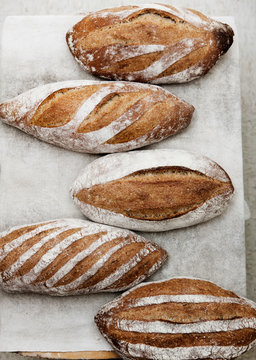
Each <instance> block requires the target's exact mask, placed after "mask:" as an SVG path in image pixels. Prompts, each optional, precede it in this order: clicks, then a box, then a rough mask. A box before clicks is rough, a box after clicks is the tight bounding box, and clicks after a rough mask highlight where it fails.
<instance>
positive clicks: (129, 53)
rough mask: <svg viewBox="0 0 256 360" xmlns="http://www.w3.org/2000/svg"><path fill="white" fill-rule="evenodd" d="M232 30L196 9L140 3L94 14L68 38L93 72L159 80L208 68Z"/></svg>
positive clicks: (183, 77)
mask: <svg viewBox="0 0 256 360" xmlns="http://www.w3.org/2000/svg"><path fill="white" fill-rule="evenodd" d="M233 35H234V33H233V30H232V29H231V27H230V26H229V25H227V24H223V23H221V22H218V21H215V20H213V19H210V18H208V17H206V16H205V15H203V14H201V13H200V12H198V11H195V10H191V9H181V8H177V7H173V6H170V5H166V4H141V5H138V6H122V7H119V8H112V9H105V10H101V11H97V12H94V13H90V14H88V15H87V16H86V17H84V18H83V19H82V20H81V21H79V22H78V23H77V24H75V25H74V26H73V28H72V29H71V30H70V31H69V32H68V33H67V35H66V40H67V44H68V46H69V49H70V51H71V53H72V55H73V56H74V57H75V59H76V60H77V61H78V63H79V64H80V65H81V66H82V67H83V68H84V69H85V70H88V71H90V72H91V73H93V74H94V75H98V76H101V77H103V78H109V79H114V80H129V81H141V82H151V83H155V84H161V83H182V82H186V81H191V80H193V79H195V78H197V77H199V76H202V75H204V74H205V73H207V72H208V71H209V69H210V68H211V67H212V66H213V65H214V64H215V63H216V61H217V60H218V59H219V57H220V56H221V55H222V54H224V53H225V52H227V50H228V49H229V47H230V46H231V45H232V42H233Z"/></svg>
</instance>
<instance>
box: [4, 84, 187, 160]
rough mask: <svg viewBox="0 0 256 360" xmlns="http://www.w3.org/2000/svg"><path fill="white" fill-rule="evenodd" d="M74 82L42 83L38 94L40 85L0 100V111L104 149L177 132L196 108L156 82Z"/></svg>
mask: <svg viewBox="0 0 256 360" xmlns="http://www.w3.org/2000/svg"><path fill="white" fill-rule="evenodd" d="M73 83H74V85H73V86H65V85H71V84H72V82H64V83H53V84H49V85H46V86H43V87H42V88H41V89H42V95H41V94H40V88H36V89H33V90H31V92H30V93H24V94H22V95H20V96H18V97H16V98H14V99H13V100H10V101H8V102H6V103H3V104H0V115H1V117H3V120H4V121H6V122H7V123H9V124H11V125H13V126H16V127H18V128H20V129H22V130H23V131H25V132H27V133H29V134H31V135H34V136H36V137H38V138H39V139H41V140H44V141H47V142H49V143H53V144H56V145H58V146H62V147H65V148H68V149H71V150H75V151H81V152H92V153H101V152H102V153H106V152H117V151H126V150H130V149H134V148H138V147H141V146H145V145H148V144H151V143H154V142H157V141H160V140H162V139H164V138H166V137H168V136H170V135H173V134H176V133H178V132H180V131H181V130H183V129H185V128H186V127H187V126H188V125H189V123H190V121H191V118H192V114H193V111H194V107H193V106H192V105H189V104H187V103H186V102H185V101H182V100H180V99H178V98H177V97H175V96H173V95H172V94H170V93H169V92H167V91H166V90H164V89H161V88H160V87H156V86H151V85H142V84H135V83H132V84H131V83H128V82H127V83H125V82H121V83H118V82H109V83H107V82H96V81H94V82H91V81H81V85H79V81H78V82H76V81H74V82H73ZM75 84H77V85H75ZM47 86H48V87H49V90H48V88H47ZM51 88H52V89H55V90H53V91H52V90H51ZM34 93H35V94H37V95H34ZM44 93H46V94H47V96H46V95H43V94H44ZM26 94H27V96H26ZM37 97H38V99H37ZM30 101H31V104H30V103H29V102H30ZM24 109H25V111H24Z"/></svg>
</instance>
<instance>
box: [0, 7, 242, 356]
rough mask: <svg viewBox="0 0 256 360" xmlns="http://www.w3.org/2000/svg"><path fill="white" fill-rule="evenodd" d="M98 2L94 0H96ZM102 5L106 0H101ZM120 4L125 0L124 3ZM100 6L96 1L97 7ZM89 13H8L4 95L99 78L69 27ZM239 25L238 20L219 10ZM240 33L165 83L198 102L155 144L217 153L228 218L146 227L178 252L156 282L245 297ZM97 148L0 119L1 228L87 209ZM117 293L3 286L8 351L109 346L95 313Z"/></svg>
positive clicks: (1, 330) (3, 337) (1, 346)
mask: <svg viewBox="0 0 256 360" xmlns="http://www.w3.org/2000/svg"><path fill="white" fill-rule="evenodd" d="M90 3H91V4H92V3H93V2H90ZM97 4H98V5H99V2H97ZM116 4H118V3H117V2H116ZM92 6H93V5H90V7H91V8H92ZM80 18H81V16H80V15H79V16H33V17H9V18H7V19H6V22H5V25H4V35H3V48H2V66H1V68H2V77H1V88H2V96H1V100H5V99H7V98H10V97H13V96H16V95H18V94H19V93H21V92H24V91H26V90H28V89H30V88H32V87H35V86H38V85H41V84H45V83H48V82H53V81H60V80H71V79H90V78H93V77H92V76H90V75H89V74H88V73H86V72H84V71H83V70H81V69H80V67H79V66H78V64H77V63H76V62H75V60H74V59H73V57H72V56H71V54H70V53H69V50H68V48H67V46H66V42H65V33H66V31H67V30H68V29H69V28H70V26H71V25H73V24H74V23H76V22H77V21H78V20H79V19H80ZM220 20H221V21H223V22H228V23H230V24H231V25H232V26H233V27H234V21H233V19H232V18H220ZM238 62H239V59H238V44H237V37H235V43H234V44H233V46H232V47H231V49H230V50H229V51H228V53H227V54H226V55H225V56H223V57H222V58H221V60H220V61H219V62H218V64H217V65H216V66H215V67H214V68H213V69H212V70H211V71H210V72H209V73H208V74H207V75H206V76H205V77H203V78H201V79H199V80H196V81H193V82H191V83H188V84H183V85H182V84H181V85H173V86H165V88H166V89H168V90H169V91H171V92H173V93H174V94H175V95H177V96H180V97H182V98H184V99H185V100H187V101H188V102H191V103H192V104H193V105H194V106H195V108H196V111H195V114H194V117H193V120H192V123H191V125H190V126H189V128H188V129H187V130H185V131H183V132H182V133H181V134H179V135H177V136H174V137H171V138H169V139H167V140H165V141H163V142H161V143H158V144H155V145H152V146H150V147H149V148H181V149H186V150H190V151H195V152H199V153H202V154H203V155H207V156H209V157H210V158H212V159H213V160H216V161H217V162H218V163H219V164H220V165H221V166H223V167H224V169H226V171H227V172H228V173H229V175H230V176H231V179H232V181H233V183H234V186H235V196H234V199H233V201H232V203H231V205H230V207H229V208H228V210H227V211H226V212H225V213H224V214H223V215H222V216H220V217H218V218H215V219H214V220H212V221H209V222H208V223H204V224H201V225H198V226H194V227H190V228H187V229H181V230H176V231H171V232H163V233H147V234H144V235H145V237H147V238H148V239H151V240H154V241H155V242H157V243H158V244H160V245H161V246H162V247H164V248H165V249H166V250H168V252H169V260H168V262H167V263H166V264H165V265H164V267H163V268H162V269H161V270H160V271H158V272H157V273H156V274H155V275H154V276H153V277H152V278H151V280H159V279H164V278H170V277H172V276H181V275H184V276H195V277H200V278H204V279H209V280H212V281H214V282H216V283H217V284H220V285H222V286H224V287H225V288H228V289H231V290H234V291H236V292H237V293H238V294H240V295H245V247H244V206H243V176H242V147H241V112H240V83H239V64H238ZM97 157H98V156H97V155H86V154H79V153H74V152H70V151H67V150H63V149H60V148H57V147H55V146H53V145H49V144H46V143H43V142H40V141H39V140H37V139H34V138H32V137H30V136H29V135H26V134H24V133H22V132H21V131H19V130H17V129H15V128H12V127H10V126H7V125H5V124H2V123H1V124H0V165H1V173H0V230H4V229H6V228H7V227H9V226H13V225H19V224H20V225H21V224H25V223H32V222H36V221H43V220H48V219H54V218H63V217H80V218H83V216H82V214H81V213H80V212H79V210H78V209H77V208H76V207H75V205H74V204H73V203H72V201H71V199H70V196H69V188H70V185H71V184H72V182H73V180H74V179H75V178H76V176H77V175H78V173H79V172H80V171H81V169H82V168H83V167H84V166H85V165H86V164H88V163H89V162H91V161H92V160H94V159H96V158H97ZM115 296H116V295H115V294H108V295H106V294H97V295H90V296H80V297H66V298H51V297H48V296H39V295H28V294H26V295H7V294H5V293H3V292H2V293H0V351H19V350H20V351H82V350H84V351H85V350H108V349H110V347H109V345H108V344H107V343H106V341H105V340H104V339H103V338H102V337H101V336H100V334H99V332H98V331H97V329H96V327H95V325H94V323H93V317H94V315H95V314H96V312H97V311H98V309H99V308H100V306H101V305H102V304H104V303H105V302H107V301H109V300H111V299H113V298H114V297H115Z"/></svg>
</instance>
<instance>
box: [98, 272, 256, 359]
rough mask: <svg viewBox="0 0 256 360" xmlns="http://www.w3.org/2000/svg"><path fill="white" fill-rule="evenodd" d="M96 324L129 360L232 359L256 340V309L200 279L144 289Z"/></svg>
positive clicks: (103, 314)
mask: <svg viewBox="0 0 256 360" xmlns="http://www.w3.org/2000/svg"><path fill="white" fill-rule="evenodd" d="M95 322H96V324H97V326H98V327H99V330H100V331H101V333H102V334H103V335H104V337H105V338H106V339H107V340H108V341H109V342H110V344H111V345H112V346H113V347H114V349H115V350H116V351H117V352H118V353H119V354H121V356H122V357H125V358H128V359H135V358H136V359H153V360H157V359H159V357H160V356H161V355H162V354H164V358H166V359H168V358H175V359H176V360H181V359H184V358H185V359H190V358H191V359H192V358H196V359H217V358H223V359H224V358H226V359H233V358H235V357H236V356H238V355H239V354H241V353H243V352H244V351H246V350H247V349H249V348H250V347H252V345H253V343H254V342H255V340H256V304H253V303H252V302H249V301H247V300H246V299H243V298H239V297H238V296H237V295H235V294H234V293H232V292H231V291H227V290H225V289H222V288H220V287H219V286H217V285H215V284H213V283H211V282H208V281H204V280H199V279H189V278H177V279H175V278H174V279H171V280H167V281H160V282H155V283H154V282H153V283H149V284H145V285H140V286H138V287H136V288H135V289H132V290H130V291H128V292H126V293H125V294H123V295H122V296H121V297H119V298H117V299H116V300H114V301H112V302H110V303H109V304H106V305H105V306H103V308H102V309H101V310H100V311H99V312H98V314H97V316H96V317H95ZM217 355H218V356H217Z"/></svg>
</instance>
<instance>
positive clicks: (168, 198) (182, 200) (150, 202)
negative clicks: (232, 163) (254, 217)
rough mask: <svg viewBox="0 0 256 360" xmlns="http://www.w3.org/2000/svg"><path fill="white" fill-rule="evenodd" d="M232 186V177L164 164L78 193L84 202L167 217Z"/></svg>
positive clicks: (128, 213)
mask: <svg viewBox="0 0 256 360" xmlns="http://www.w3.org/2000/svg"><path fill="white" fill-rule="evenodd" d="M229 189H233V186H232V183H231V181H230V182H228V183H227V182H223V181H219V180H216V179H213V178H210V177H208V176H206V175H204V174H202V173H199V172H197V171H192V170H189V169H185V168H181V167H162V168H155V169H147V170H140V171H137V172H135V173H132V174H130V175H128V176H125V177H123V178H120V179H118V180H113V181H110V182H107V183H104V184H99V185H94V186H92V187H90V188H89V189H87V188H84V189H82V190H80V191H79V192H78V193H77V195H76V196H77V198H78V200H79V201H81V202H83V203H86V204H89V205H93V206H95V207H98V208H101V209H106V210H109V211H112V212H115V213H118V214H122V215H124V216H127V217H131V218H135V219H143V220H164V219H171V218H174V217H178V216H181V215H184V214H186V213H187V212H189V211H191V210H195V209H196V208H198V207H199V206H201V205H202V204H203V203H205V202H206V201H208V200H210V199H211V198H213V197H215V196H218V195H220V194H222V193H225V192H227V191H228V190H229Z"/></svg>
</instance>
